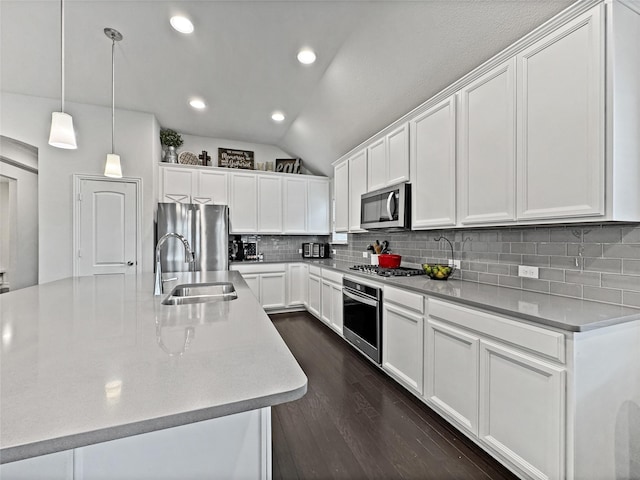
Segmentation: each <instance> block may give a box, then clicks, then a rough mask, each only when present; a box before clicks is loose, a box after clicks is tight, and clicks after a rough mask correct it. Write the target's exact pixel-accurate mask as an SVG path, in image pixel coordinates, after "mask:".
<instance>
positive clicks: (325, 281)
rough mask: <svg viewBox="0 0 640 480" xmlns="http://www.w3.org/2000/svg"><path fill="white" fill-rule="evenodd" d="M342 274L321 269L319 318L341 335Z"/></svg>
mask: <svg viewBox="0 0 640 480" xmlns="http://www.w3.org/2000/svg"><path fill="white" fill-rule="evenodd" d="M342 315H343V314H342V274H341V273H338V272H336V271H333V270H329V269H326V268H323V269H322V280H321V310H320V319H321V320H322V321H323V322H325V323H326V324H327V325H329V326H330V327H331V328H332V329H333V330H335V331H336V332H338V333H339V334H340V335H342V323H343V322H342Z"/></svg>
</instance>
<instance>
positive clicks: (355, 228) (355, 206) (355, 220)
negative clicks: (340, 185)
mask: <svg viewBox="0 0 640 480" xmlns="http://www.w3.org/2000/svg"><path fill="white" fill-rule="evenodd" d="M363 193H367V151H366V150H362V151H360V152H358V153H356V154H355V155H353V156H352V157H350V158H349V232H350V233H357V232H364V231H365V230H363V229H362V228H360V197H361V196H362V194H363Z"/></svg>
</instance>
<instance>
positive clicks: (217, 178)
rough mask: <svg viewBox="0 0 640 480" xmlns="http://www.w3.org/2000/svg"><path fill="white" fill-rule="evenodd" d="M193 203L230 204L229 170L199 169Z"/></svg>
mask: <svg viewBox="0 0 640 480" xmlns="http://www.w3.org/2000/svg"><path fill="white" fill-rule="evenodd" d="M193 203H205V204H213V205H228V204H229V191H228V179H227V172H222V171H220V170H197V177H196V191H195V193H194V195H193Z"/></svg>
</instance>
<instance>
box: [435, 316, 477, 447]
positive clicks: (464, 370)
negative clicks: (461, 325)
mask: <svg viewBox="0 0 640 480" xmlns="http://www.w3.org/2000/svg"><path fill="white" fill-rule="evenodd" d="M426 337H427V339H426V345H425V361H424V364H425V394H424V397H425V399H426V400H427V402H429V403H430V404H431V405H432V406H433V407H434V408H435V409H437V410H438V411H440V413H442V414H444V415H445V416H446V417H448V418H449V419H450V420H451V421H452V422H453V423H454V424H455V425H457V426H458V428H461V429H465V430H467V431H468V432H470V433H472V434H473V435H474V436H477V435H478V365H479V361H480V357H479V347H480V338H479V337H477V336H475V335H473V334H471V333H468V332H463V331H462V330H460V329H457V328H455V327H452V326H450V325H447V324H444V323H441V322H438V321H436V320H433V319H431V318H430V319H429V320H427V335H426Z"/></svg>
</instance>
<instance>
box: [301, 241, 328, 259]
mask: <svg viewBox="0 0 640 480" xmlns="http://www.w3.org/2000/svg"><path fill="white" fill-rule="evenodd" d="M302 258H329V244H328V243H303V244H302Z"/></svg>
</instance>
